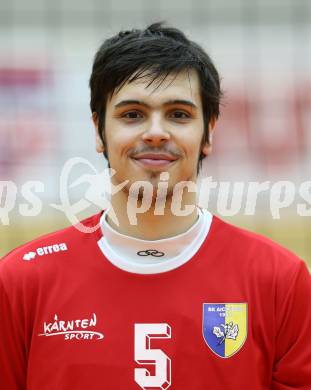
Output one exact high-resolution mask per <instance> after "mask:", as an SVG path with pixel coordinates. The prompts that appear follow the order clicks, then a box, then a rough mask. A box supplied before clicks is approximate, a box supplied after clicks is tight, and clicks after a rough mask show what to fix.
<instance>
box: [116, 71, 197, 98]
mask: <svg viewBox="0 0 311 390" xmlns="http://www.w3.org/2000/svg"><path fill="white" fill-rule="evenodd" d="M150 81H151V79H150V77H143V78H140V79H138V80H135V81H132V82H130V83H126V84H125V85H124V86H123V87H122V88H121V89H120V90H119V91H117V92H115V93H114V94H113V95H112V96H111V101H110V103H111V104H117V103H118V102H120V101H122V100H131V99H135V100H143V101H144V102H146V103H148V104H161V103H165V101H168V100H175V99H185V100H190V101H192V102H193V103H194V104H196V105H197V106H201V95H200V81H199V76H198V74H197V72H196V71H195V70H193V69H190V70H189V71H187V70H184V71H181V72H179V73H178V74H176V73H172V74H169V75H168V76H167V77H166V78H165V80H164V81H163V82H162V79H161V77H160V79H159V80H155V81H154V82H153V83H152V84H150ZM160 81H161V84H160V85H159V82H160ZM148 84H150V85H148Z"/></svg>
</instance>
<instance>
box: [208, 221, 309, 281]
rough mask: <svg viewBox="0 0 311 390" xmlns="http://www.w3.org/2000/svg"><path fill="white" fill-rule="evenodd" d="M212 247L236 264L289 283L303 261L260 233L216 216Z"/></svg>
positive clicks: (212, 231)
mask: <svg viewBox="0 0 311 390" xmlns="http://www.w3.org/2000/svg"><path fill="white" fill-rule="evenodd" d="M211 236H212V238H213V239H212V240H211V241H212V242H211V244H212V245H214V246H215V247H218V251H219V252H220V251H221V252H222V253H223V254H224V256H226V257H227V258H230V259H231V260H233V259H234V262H235V264H236V265H238V266H241V267H243V266H244V267H246V269H247V270H249V271H254V272H255V271H258V273H260V274H261V275H266V276H269V278H270V277H275V278H281V279H282V278H284V280H287V281H289V280H290V279H291V278H292V277H294V275H295V274H298V273H299V272H300V269H301V268H306V265H305V263H304V261H303V260H302V259H300V258H299V257H298V256H296V255H295V254H294V253H293V252H291V251H290V250H288V249H286V248H284V247H283V246H281V245H279V244H277V243H276V242H274V241H272V240H271V239H269V238H267V237H264V236H262V235H260V234H257V233H254V232H251V231H248V230H246V229H242V228H239V227H236V226H233V225H232V224H230V223H228V222H225V221H223V220H221V219H220V218H218V217H217V216H213V223H212V227H211Z"/></svg>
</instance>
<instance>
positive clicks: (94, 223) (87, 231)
mask: <svg viewBox="0 0 311 390" xmlns="http://www.w3.org/2000/svg"><path fill="white" fill-rule="evenodd" d="M100 215H101V213H98V214H95V215H93V216H91V217H89V218H86V219H84V220H82V221H81V222H79V223H78V224H76V225H73V226H69V227H66V228H64V229H61V230H58V231H55V232H52V233H49V234H45V235H43V236H41V237H38V238H36V239H34V240H32V241H30V242H27V243H26V244H23V245H21V246H19V247H17V248H15V249H14V250H12V251H11V252H9V253H8V254H7V255H6V256H4V257H3V258H2V259H1V260H0V279H2V280H3V279H5V278H6V277H7V276H8V275H14V276H13V277H14V278H15V277H18V276H19V274H28V273H32V274H34V273H35V272H34V271H37V270H38V269H40V268H41V264H42V262H43V260H46V259H47V258H52V257H53V259H56V258H64V256H71V255H72V254H73V253H77V251H81V250H83V248H86V247H87V243H88V241H89V240H90V239H94V234H96V231H97V230H98V223H99V219H100ZM44 264H46V261H44Z"/></svg>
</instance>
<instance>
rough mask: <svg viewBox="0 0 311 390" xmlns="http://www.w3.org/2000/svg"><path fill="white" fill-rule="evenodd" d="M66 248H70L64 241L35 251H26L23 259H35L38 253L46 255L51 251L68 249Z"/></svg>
mask: <svg viewBox="0 0 311 390" xmlns="http://www.w3.org/2000/svg"><path fill="white" fill-rule="evenodd" d="M66 250H68V248H67V245H66V244H65V243H64V242H62V243H60V244H54V245H48V246H43V247H42V248H37V249H36V251H35V252H28V253H25V254H24V256H23V260H26V261H29V260H33V259H34V258H35V257H36V256H37V255H38V256H44V255H49V254H51V253H56V252H60V251H66Z"/></svg>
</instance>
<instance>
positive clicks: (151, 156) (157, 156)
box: [133, 153, 177, 161]
mask: <svg viewBox="0 0 311 390" xmlns="http://www.w3.org/2000/svg"><path fill="white" fill-rule="evenodd" d="M133 158H134V159H135V160H160V161H175V160H177V158H176V157H173V156H172V155H170V154H166V153H144V154H137V155H135V156H134V157H133Z"/></svg>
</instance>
